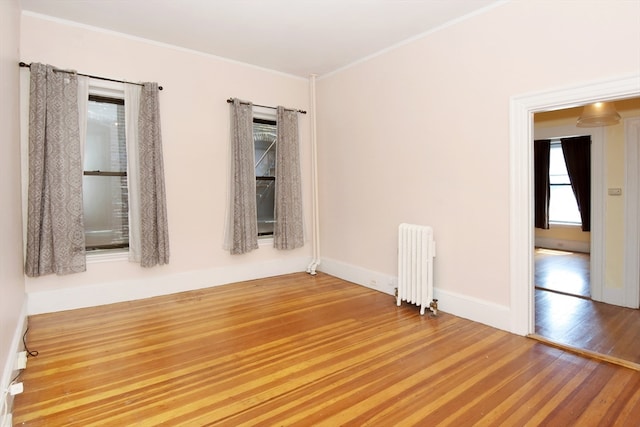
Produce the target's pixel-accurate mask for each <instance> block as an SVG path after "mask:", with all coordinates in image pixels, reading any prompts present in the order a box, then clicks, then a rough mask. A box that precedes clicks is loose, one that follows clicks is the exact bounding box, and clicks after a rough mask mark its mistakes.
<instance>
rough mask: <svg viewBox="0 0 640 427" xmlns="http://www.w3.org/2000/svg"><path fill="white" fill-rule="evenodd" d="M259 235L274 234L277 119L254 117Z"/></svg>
mask: <svg viewBox="0 0 640 427" xmlns="http://www.w3.org/2000/svg"><path fill="white" fill-rule="evenodd" d="M253 143H254V149H255V159H256V164H255V169H256V207H257V215H258V236H273V224H274V223H275V210H274V206H275V203H274V202H275V192H276V191H275V190H276V121H275V120H266V119H260V118H254V119H253Z"/></svg>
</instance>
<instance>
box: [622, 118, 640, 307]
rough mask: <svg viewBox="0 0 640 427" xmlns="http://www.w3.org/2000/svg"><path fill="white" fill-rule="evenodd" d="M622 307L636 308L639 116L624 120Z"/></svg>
mask: <svg viewBox="0 0 640 427" xmlns="http://www.w3.org/2000/svg"><path fill="white" fill-rule="evenodd" d="M624 151H625V152H624V159H625V167H624V170H625V173H624V181H625V184H624V186H625V192H626V193H625V198H624V230H625V233H624V234H625V237H624V306H625V307H630V308H638V307H640V265H639V260H640V226H639V224H638V222H640V171H639V169H640V117H633V118H629V119H625V120H624Z"/></svg>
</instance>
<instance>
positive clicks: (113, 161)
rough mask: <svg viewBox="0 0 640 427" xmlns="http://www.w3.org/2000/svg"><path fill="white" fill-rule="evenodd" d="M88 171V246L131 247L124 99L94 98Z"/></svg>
mask: <svg viewBox="0 0 640 427" xmlns="http://www.w3.org/2000/svg"><path fill="white" fill-rule="evenodd" d="M84 170H85V176H84V180H83V197H84V228H85V246H86V247H87V249H108V248H111V247H128V245H129V198H128V196H129V194H128V188H127V176H126V171H127V149H126V140H125V126H124V102H123V101H122V100H115V99H114V100H102V99H98V100H96V99H91V98H90V100H89V106H88V111H87V140H86V144H85V150H84ZM87 172H90V173H93V174H92V175H87V174H86V173H87ZM105 173H106V174H105Z"/></svg>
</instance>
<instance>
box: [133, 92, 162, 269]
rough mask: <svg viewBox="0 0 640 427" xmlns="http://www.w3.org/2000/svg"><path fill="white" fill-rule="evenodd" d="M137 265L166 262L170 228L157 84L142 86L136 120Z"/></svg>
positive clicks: (150, 265) (147, 265) (143, 265)
mask: <svg viewBox="0 0 640 427" xmlns="http://www.w3.org/2000/svg"><path fill="white" fill-rule="evenodd" d="M138 155H139V161H140V163H139V167H140V169H139V174H140V176H139V182H140V184H139V185H140V251H141V257H140V265H141V266H142V267H153V266H154V265H163V264H168V263H169V227H168V222H167V200H166V194H165V185H164V163H163V159H162V137H161V132H160V105H159V100H158V84H157V83H145V84H144V86H143V87H142V91H141V93H140V115H139V117H138Z"/></svg>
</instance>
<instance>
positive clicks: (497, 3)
mask: <svg viewBox="0 0 640 427" xmlns="http://www.w3.org/2000/svg"><path fill="white" fill-rule="evenodd" d="M509 1H510V0H497V1H494V2H492V3H490V4H488V5H486V6H483V7H481V8H479V9H476V10H474V11H473V12H469V13H467V14H466V15H463V16H459V17H457V18H455V19H452V20H450V21H447V22H445V23H444V24H442V25H438V26H437V27H434V28H431V29H429V30H427V31H425V32H423V33H420V34H416V35H415V36H412V37H409V38H408V39H405V40H402V41H400V42H398V43H396V44H394V45H392V46H389V47H386V48H384V49H382V50H379V51H377V52H374V53H372V54H371V55H367V56H365V57H364V58H360V59H357V60H355V61H353V62H351V63H349V64H347V65H344V66H342V67H339V68H337V69H335V70H333V71H329V72H327V73H325V74H323V75H322V76H321V77H320V78H318V80H321V79H324V78H326V77H330V76H333V75H334V74H338V73H340V72H342V71H344V70H348V69H349V68H352V67H355V66H356V65H358V64H361V63H363V62H367V61H369V60H370V59H373V58H376V57H378V56H381V55H384V54H385V53H387V52H391V51H393V50H396V49H398V48H401V47H402V46H405V45H408V44H410V43H413V42H414V41H416V40H420V39H423V38H425V37H427V36H428V35H430V34H433V33H436V32H438V31H441V30H444V29H445V28H448V27H452V26H454V25H457V24H459V23H460V22H463V21H466V20H467V19H470V18H473V17H474V16H478V15H482V14H484V13H486V12H489V11H490V10H492V9H494V8H496V7H499V6H502V5H504V4H506V3H509Z"/></svg>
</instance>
